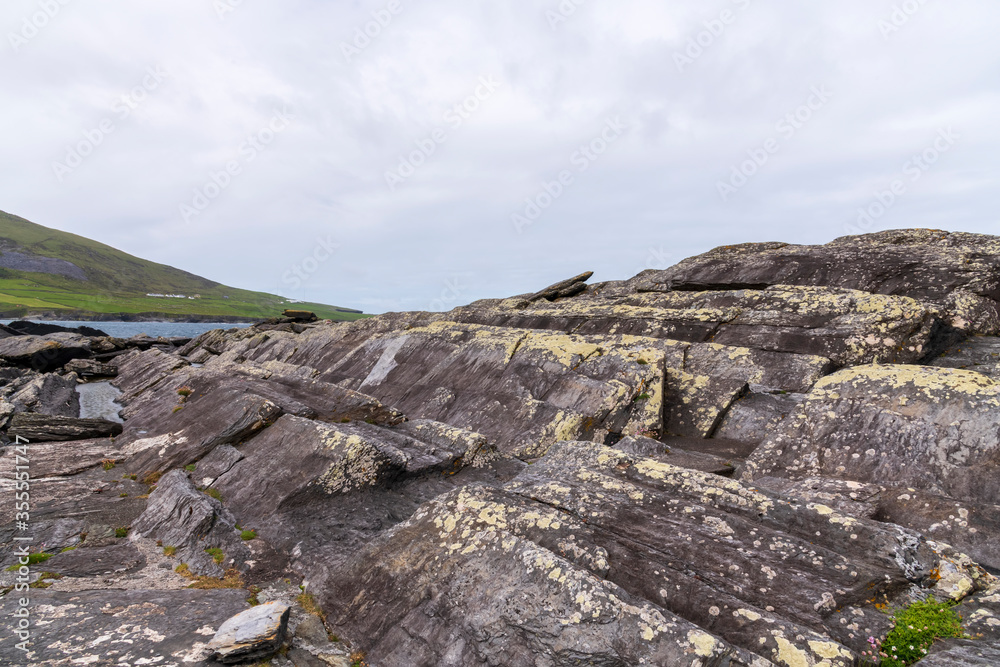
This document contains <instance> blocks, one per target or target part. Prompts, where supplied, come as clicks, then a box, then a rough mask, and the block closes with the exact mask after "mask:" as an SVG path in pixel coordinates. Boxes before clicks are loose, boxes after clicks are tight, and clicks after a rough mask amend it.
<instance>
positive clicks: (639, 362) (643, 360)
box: [635, 359, 649, 366]
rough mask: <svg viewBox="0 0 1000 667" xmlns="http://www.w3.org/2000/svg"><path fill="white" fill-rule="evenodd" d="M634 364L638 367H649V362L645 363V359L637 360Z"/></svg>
mask: <svg viewBox="0 0 1000 667" xmlns="http://www.w3.org/2000/svg"><path fill="white" fill-rule="evenodd" d="M635 363H637V364H639V365H640V366H648V365H649V362H648V361H646V360H645V359H639V360H637V361H636V362H635Z"/></svg>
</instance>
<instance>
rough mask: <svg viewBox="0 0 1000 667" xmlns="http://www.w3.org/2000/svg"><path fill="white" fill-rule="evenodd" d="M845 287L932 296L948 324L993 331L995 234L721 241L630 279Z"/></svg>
mask: <svg viewBox="0 0 1000 667" xmlns="http://www.w3.org/2000/svg"><path fill="white" fill-rule="evenodd" d="M780 284H784V285H807V286H820V285H821V286H829V287H846V288H851V289H857V290H864V291H866V292H872V293H876V294H890V295H903V296H909V297H913V298H916V299H920V300H922V301H926V302H928V303H934V304H936V305H937V306H938V307H939V308H941V310H942V311H943V312H944V313H945V314H946V315H947V316H948V318H949V320H950V323H951V325H952V326H955V327H956V328H958V329H965V330H970V331H976V332H979V333H995V332H996V329H997V323H998V318H997V301H998V299H1000V242H998V240H997V237H995V236H985V235H982V234H966V233H961V232H944V231H940V230H932V229H906V230H892V231H885V232H878V233H875V234H865V235H862V236H845V237H843V238H839V239H837V240H836V241H834V242H832V243H828V244H827V245H824V246H797V245H789V244H787V243H745V244H741V245H735V246H723V247H721V248H716V249H715V250H712V251H710V252H707V253H705V254H703V255H699V256H697V257H692V258H690V259H687V260H684V261H683V262H681V263H680V264H677V265H676V266H673V267H671V268H669V269H666V270H663V271H658V272H651V273H650V274H647V275H645V276H641V277H637V278H636V279H633V285H634V286H636V287H637V288H639V289H642V288H643V287H645V288H647V289H648V288H654V289H655V288H665V289H674V290H704V289H724V290H731V289H740V288H749V289H760V288H761V287H764V286H769V285H780Z"/></svg>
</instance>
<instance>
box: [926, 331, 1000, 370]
mask: <svg viewBox="0 0 1000 667" xmlns="http://www.w3.org/2000/svg"><path fill="white" fill-rule="evenodd" d="M930 365H931V366H939V367H941V368H962V369H965V370H970V371H976V372H977V373H982V374H983V375H988V376H989V377H991V378H993V379H994V380H1000V338H997V337H995V336H972V337H970V338H968V339H966V340H963V341H962V342H961V343H958V344H956V345H954V346H953V347H951V348H949V349H948V350H946V351H945V352H944V353H943V354H942V355H941V356H939V357H938V358H937V359H934V360H932V361H931V362H930Z"/></svg>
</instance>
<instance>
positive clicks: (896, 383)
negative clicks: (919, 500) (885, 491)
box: [742, 366, 1000, 505]
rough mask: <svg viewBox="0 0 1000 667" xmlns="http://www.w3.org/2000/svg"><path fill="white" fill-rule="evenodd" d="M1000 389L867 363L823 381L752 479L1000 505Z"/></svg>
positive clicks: (768, 448) (955, 376) (949, 372)
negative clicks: (907, 490) (892, 489)
mask: <svg viewBox="0 0 1000 667" xmlns="http://www.w3.org/2000/svg"><path fill="white" fill-rule="evenodd" d="M998 407H1000V384H998V383H997V382H995V381H993V380H991V379H990V378H988V377H986V376H984V375H980V374H978V373H974V372H971V371H963V370H953V369H943V368H942V369H938V368H929V367H915V366H863V367H860V368H852V369H849V370H844V371H840V372H838V373H835V374H833V375H831V376H829V377H827V378H824V379H823V380H822V381H820V382H819V383H818V384H817V385H816V388H815V389H814V390H813V391H812V392H811V393H810V394H809V396H808V397H807V398H806V400H805V401H804V402H803V403H802V404H801V405H800V407H799V409H798V410H797V411H796V412H795V413H793V414H792V415H790V416H789V417H788V418H787V419H785V420H784V421H783V422H781V424H780V425H779V427H778V429H777V431H776V432H774V433H773V434H772V435H771V436H770V437H769V438H768V439H767V440H765V441H764V442H763V444H761V446H760V448H759V449H758V450H757V451H756V452H754V454H753V456H752V457H750V459H749V460H748V461H747V463H746V468H745V469H744V471H743V474H742V477H743V479H745V480H747V481H752V480H754V479H757V478H759V477H766V476H777V477H788V478H791V479H803V478H806V477H817V476H824V477H831V478H834V479H843V480H852V481H856V482H865V483H874V484H886V485H895V486H902V487H912V488H915V489H918V490H921V491H926V492H928V493H933V494H937V495H942V496H950V497H952V498H956V499H959V500H968V501H970V502H975V503H982V504H993V505H995V504H998V503H1000V478H998V477H997V475H996V474H995V469H994V467H995V464H996V463H995V462H996V461H997V458H998V457H1000V410H997V408H998Z"/></svg>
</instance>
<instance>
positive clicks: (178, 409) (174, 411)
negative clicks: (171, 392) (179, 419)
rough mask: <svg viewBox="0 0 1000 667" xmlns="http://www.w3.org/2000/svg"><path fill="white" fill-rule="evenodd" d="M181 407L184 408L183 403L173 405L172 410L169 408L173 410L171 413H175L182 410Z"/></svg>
mask: <svg viewBox="0 0 1000 667" xmlns="http://www.w3.org/2000/svg"><path fill="white" fill-rule="evenodd" d="M183 409H184V406H183V405H177V406H174V409H173V410H171V412H173V413H175V414H176V413H178V412H180V411H181V410H183Z"/></svg>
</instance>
